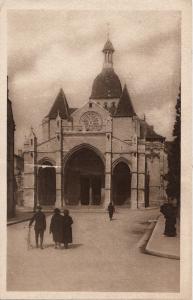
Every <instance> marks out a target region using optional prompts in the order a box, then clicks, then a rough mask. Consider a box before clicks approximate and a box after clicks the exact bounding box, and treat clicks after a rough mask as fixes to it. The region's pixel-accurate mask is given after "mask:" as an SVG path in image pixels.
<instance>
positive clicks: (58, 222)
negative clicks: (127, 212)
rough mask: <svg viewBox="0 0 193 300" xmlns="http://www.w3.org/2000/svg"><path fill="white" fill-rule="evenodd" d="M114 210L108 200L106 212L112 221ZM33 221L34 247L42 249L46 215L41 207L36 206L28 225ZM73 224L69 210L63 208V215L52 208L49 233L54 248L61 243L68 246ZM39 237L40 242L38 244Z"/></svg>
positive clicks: (70, 240) (58, 246)
mask: <svg viewBox="0 0 193 300" xmlns="http://www.w3.org/2000/svg"><path fill="white" fill-rule="evenodd" d="M114 212H115V208H114V206H113V203H112V202H110V203H109V205H108V213H109V219H110V221H112V218H113V214H114ZM33 222H35V225H34V230H35V241H36V248H39V246H40V249H43V239H44V232H45V230H46V216H45V214H44V213H43V212H42V207H41V206H38V207H37V212H36V213H35V214H34V215H33V217H32V218H31V220H30V223H29V227H31V226H32V224H33ZM72 224H73V220H72V217H71V216H70V215H69V210H67V209H65V210H64V211H63V215H62V214H61V211H60V209H59V208H55V209H54V214H53V216H52V218H51V222H50V234H52V235H53V240H54V243H55V248H56V249H57V248H61V244H64V248H65V249H67V248H68V244H69V243H72V227H71V225H72ZM39 238H40V244H39Z"/></svg>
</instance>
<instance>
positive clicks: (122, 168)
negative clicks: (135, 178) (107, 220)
mask: <svg viewBox="0 0 193 300" xmlns="http://www.w3.org/2000/svg"><path fill="white" fill-rule="evenodd" d="M112 189H113V202H114V204H115V205H123V204H128V205H130V198H131V172H130V169H129V167H128V165H127V164H126V163H124V162H119V163H118V164H117V165H116V166H115V168H114V170H113V176H112Z"/></svg>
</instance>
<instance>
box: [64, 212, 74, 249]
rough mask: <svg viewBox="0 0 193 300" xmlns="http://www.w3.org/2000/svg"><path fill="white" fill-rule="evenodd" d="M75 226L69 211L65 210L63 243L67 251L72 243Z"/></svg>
mask: <svg viewBox="0 0 193 300" xmlns="http://www.w3.org/2000/svg"><path fill="white" fill-rule="evenodd" d="M72 224H73V220H72V217H71V216H70V215H69V210H68V209H65V210H64V216H63V243H64V247H65V249H67V248H68V244H69V243H72V227H71V225H72Z"/></svg>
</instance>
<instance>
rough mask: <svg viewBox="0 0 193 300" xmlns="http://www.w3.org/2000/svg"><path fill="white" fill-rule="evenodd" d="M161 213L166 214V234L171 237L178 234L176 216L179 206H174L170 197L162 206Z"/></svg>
mask: <svg viewBox="0 0 193 300" xmlns="http://www.w3.org/2000/svg"><path fill="white" fill-rule="evenodd" d="M160 211H161V213H162V214H163V215H164V217H165V219H166V221H165V230H164V235H166V236H169V237H174V236H176V226H175V225H176V216H177V208H176V207H174V206H173V203H172V200H170V199H169V201H168V203H165V204H163V205H162V206H161V208H160Z"/></svg>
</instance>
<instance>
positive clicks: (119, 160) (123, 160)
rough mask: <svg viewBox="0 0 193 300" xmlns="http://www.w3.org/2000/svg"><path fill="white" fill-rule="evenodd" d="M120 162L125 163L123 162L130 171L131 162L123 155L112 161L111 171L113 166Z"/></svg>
mask: <svg viewBox="0 0 193 300" xmlns="http://www.w3.org/2000/svg"><path fill="white" fill-rule="evenodd" d="M120 162H123V163H125V164H126V165H127V166H128V167H129V169H130V171H131V162H130V161H129V160H128V159H127V158H125V157H119V158H117V159H116V160H115V161H114V162H113V163H112V171H113V170H114V168H115V167H116V166H117V165H118V164H119V163H120Z"/></svg>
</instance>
